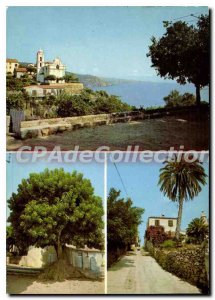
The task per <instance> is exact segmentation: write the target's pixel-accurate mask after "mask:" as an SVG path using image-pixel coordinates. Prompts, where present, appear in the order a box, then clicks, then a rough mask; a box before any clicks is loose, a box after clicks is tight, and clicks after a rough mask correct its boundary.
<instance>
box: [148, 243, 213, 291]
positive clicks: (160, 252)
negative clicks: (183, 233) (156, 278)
mask: <svg viewBox="0 0 215 300" xmlns="http://www.w3.org/2000/svg"><path fill="white" fill-rule="evenodd" d="M145 246H146V249H147V250H148V251H149V253H150V254H151V255H152V256H153V257H154V258H155V259H156V261H157V262H158V263H159V265H160V266H161V267H162V268H163V269H164V270H166V271H168V272H171V273H173V274H175V275H176V276H178V277H180V278H182V279H184V280H186V281H188V282H189V283H191V284H194V285H196V286H197V287H199V288H200V289H202V291H203V293H206V294H207V293H208V290H209V283H208V274H207V271H208V270H207V263H208V261H207V259H208V256H207V254H206V251H205V248H204V247H203V246H200V245H198V246H197V245H186V246H183V247H181V248H174V249H171V250H170V249H169V250H167V249H165V250H164V249H160V248H155V247H154V246H153V244H152V243H151V242H150V241H146V244H145Z"/></svg>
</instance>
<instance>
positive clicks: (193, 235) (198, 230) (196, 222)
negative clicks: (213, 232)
mask: <svg viewBox="0 0 215 300" xmlns="http://www.w3.org/2000/svg"><path fill="white" fill-rule="evenodd" d="M186 233H187V236H188V239H187V243H191V244H201V243H202V242H203V241H204V240H205V239H206V237H207V235H208V225H207V224H205V222H204V220H203V219H201V218H195V219H193V220H192V221H191V222H190V224H189V225H188V228H187V230H186Z"/></svg>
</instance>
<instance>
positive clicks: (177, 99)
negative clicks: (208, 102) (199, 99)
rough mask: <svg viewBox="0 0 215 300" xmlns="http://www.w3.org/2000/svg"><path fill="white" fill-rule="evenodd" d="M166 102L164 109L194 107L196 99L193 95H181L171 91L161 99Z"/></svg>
mask: <svg viewBox="0 0 215 300" xmlns="http://www.w3.org/2000/svg"><path fill="white" fill-rule="evenodd" d="M163 100H164V101H165V102H166V107H168V108H170V107H177V106H189V105H195V103H196V98H195V96H194V95H193V94H190V93H184V94H183V95H181V94H180V93H179V91H177V90H173V91H171V92H170V94H169V95H168V96H166V97H164V98H163Z"/></svg>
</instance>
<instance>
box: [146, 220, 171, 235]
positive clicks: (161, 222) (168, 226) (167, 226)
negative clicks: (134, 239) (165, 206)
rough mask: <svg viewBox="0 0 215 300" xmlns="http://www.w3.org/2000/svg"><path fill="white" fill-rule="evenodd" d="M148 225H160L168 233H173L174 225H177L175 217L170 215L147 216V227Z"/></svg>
mask: <svg viewBox="0 0 215 300" xmlns="http://www.w3.org/2000/svg"><path fill="white" fill-rule="evenodd" d="M150 226H162V227H163V228H164V231H165V232H166V233H168V234H173V235H174V233H175V232H176V226H177V218H171V217H165V216H163V215H162V216H161V217H149V218H148V223H147V228H149V227H150Z"/></svg>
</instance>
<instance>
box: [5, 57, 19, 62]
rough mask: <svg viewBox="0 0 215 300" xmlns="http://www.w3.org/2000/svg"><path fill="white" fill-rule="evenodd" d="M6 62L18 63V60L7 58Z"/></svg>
mask: <svg viewBox="0 0 215 300" xmlns="http://www.w3.org/2000/svg"><path fill="white" fill-rule="evenodd" d="M6 62H10V63H18V60H17V59H15V58H7V59H6Z"/></svg>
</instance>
